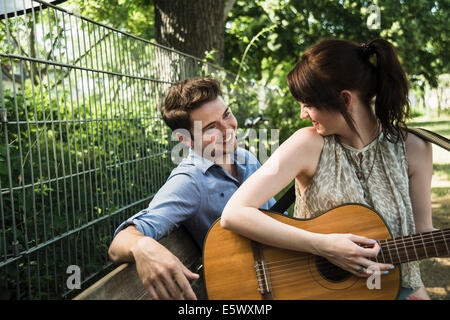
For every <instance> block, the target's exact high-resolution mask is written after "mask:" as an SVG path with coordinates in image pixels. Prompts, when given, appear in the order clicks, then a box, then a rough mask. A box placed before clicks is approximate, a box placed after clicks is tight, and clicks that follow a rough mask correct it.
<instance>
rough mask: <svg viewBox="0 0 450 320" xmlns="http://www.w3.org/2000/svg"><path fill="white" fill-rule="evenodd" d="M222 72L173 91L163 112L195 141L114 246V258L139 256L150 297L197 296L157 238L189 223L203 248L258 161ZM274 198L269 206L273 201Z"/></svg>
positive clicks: (186, 139)
mask: <svg viewBox="0 0 450 320" xmlns="http://www.w3.org/2000/svg"><path fill="white" fill-rule="evenodd" d="M221 95H222V93H221V90H220V84H219V82H218V81H217V80H215V79H214V78H210V77H200V78H191V79H187V80H183V81H180V82H178V83H176V84H175V85H173V86H172V87H171V88H170V89H169V91H168V92H167V95H166V98H165V102H164V106H163V107H162V116H163V119H164V121H165V123H166V124H167V125H168V126H169V127H170V128H171V129H172V130H173V131H174V132H175V133H176V137H177V138H178V140H179V141H180V142H181V143H183V144H185V145H187V146H188V147H189V155H188V157H186V158H185V159H183V161H181V163H180V164H179V165H178V166H177V167H176V168H175V169H174V170H173V171H172V173H171V174H170V176H169V178H168V179H167V181H166V183H165V184H164V185H163V186H162V188H161V189H160V190H159V191H158V192H157V194H156V195H155V197H154V198H153V199H152V201H151V202H150V204H149V206H148V208H147V209H145V210H142V211H141V212H139V213H137V214H136V215H134V216H133V217H131V218H129V219H128V220H126V221H124V222H123V223H122V224H121V225H120V226H119V227H118V228H117V230H116V232H115V234H114V239H113V241H112V243H111V246H110V248H109V252H108V253H109V256H110V259H111V260H112V261H113V262H115V263H119V262H135V263H136V268H137V271H138V273H139V276H140V277H141V280H142V282H143V284H144V286H145V287H146V289H147V290H148V292H149V293H150V296H151V297H152V299H196V296H195V294H194V292H193V291H192V288H191V286H190V284H189V280H194V279H197V278H198V277H199V275H198V274H195V273H193V272H191V271H190V270H188V269H187V268H186V267H185V266H184V265H183V264H182V263H181V262H180V261H179V260H178V258H177V257H175V256H174V255H173V254H172V253H171V252H170V251H169V250H167V249H166V248H165V247H164V246H162V245H161V244H159V243H158V242H157V240H159V239H160V238H162V237H163V236H165V235H167V234H169V233H170V232H171V231H172V230H173V229H174V228H176V227H178V226H179V225H181V224H182V225H184V226H185V227H186V228H187V229H188V231H189V232H190V233H191V234H192V236H193V238H194V239H195V241H196V243H197V244H198V246H199V247H200V248H202V247H203V241H204V239H205V237H206V233H207V231H208V230H209V228H210V226H211V225H212V223H213V222H215V221H216V220H217V219H218V218H219V217H220V215H221V213H222V210H223V208H224V207H225V204H226V203H227V201H228V199H229V198H230V197H231V195H232V194H233V193H234V192H235V191H236V190H237V188H238V187H239V186H240V185H241V184H242V183H243V182H244V181H245V179H247V178H248V177H249V176H250V175H251V174H252V173H253V172H255V171H256V170H257V169H258V168H259V167H260V164H259V162H258V160H257V159H256V158H255V156H253V155H252V154H251V153H250V152H248V151H246V150H244V149H242V148H239V147H237V141H236V128H237V122H236V118H235V117H234V116H233V114H232V112H231V110H230V108H229V107H227V106H226V104H225V103H224V101H223V99H222V97H221ZM274 203H275V201H274V200H273V199H271V200H270V201H268V202H267V203H266V204H265V205H264V206H263V208H264V209H268V208H270V207H271V206H272V205H273V204H274Z"/></svg>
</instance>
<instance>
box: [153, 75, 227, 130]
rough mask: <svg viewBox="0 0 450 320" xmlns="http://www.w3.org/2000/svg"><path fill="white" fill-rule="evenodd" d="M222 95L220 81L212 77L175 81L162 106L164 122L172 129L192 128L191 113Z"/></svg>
mask: <svg viewBox="0 0 450 320" xmlns="http://www.w3.org/2000/svg"><path fill="white" fill-rule="evenodd" d="M221 95H222V91H221V89H220V83H219V81H218V80H216V79H214V78H212V77H195V78H189V79H185V80H182V81H179V82H177V83H175V84H174V85H173V86H171V87H170V88H169V91H168V92H167V94H166V98H165V101H164V105H163V106H162V108H161V113H162V117H163V119H164V122H165V123H166V124H167V125H168V126H169V127H170V128H171V129H172V130H176V129H186V130H190V129H191V128H192V123H191V118H190V113H191V111H193V110H195V109H197V108H199V107H200V106H202V105H203V104H205V103H207V102H210V101H213V100H215V99H217V98H218V97H219V96H221Z"/></svg>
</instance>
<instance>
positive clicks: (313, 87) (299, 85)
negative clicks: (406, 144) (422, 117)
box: [287, 39, 410, 141]
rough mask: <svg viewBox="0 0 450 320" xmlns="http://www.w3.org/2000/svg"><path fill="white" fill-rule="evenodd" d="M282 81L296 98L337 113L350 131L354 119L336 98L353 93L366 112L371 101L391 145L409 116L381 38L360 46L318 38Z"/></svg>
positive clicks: (402, 77) (398, 74) (402, 78)
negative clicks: (318, 40)
mask: <svg viewBox="0 0 450 320" xmlns="http://www.w3.org/2000/svg"><path fill="white" fill-rule="evenodd" d="M372 55H375V57H376V59H375V61H374V62H371V60H370V58H371V56H372ZM287 82H288V86H289V90H290V91H291V94H292V95H293V97H294V98H295V99H296V100H298V101H301V102H302V103H305V104H308V105H311V106H314V107H316V108H318V109H326V110H336V111H338V112H340V113H341V114H342V116H343V117H344V119H345V120H346V122H347V124H348V125H349V127H350V128H351V129H352V130H354V131H355V132H356V129H355V126H354V120H353V119H352V117H351V116H350V114H349V113H348V112H347V109H346V108H345V103H344V101H343V99H342V97H341V95H340V92H341V91H342V90H354V91H356V92H357V93H358V95H359V98H360V99H361V100H362V102H363V103H364V105H365V106H366V107H368V108H370V106H371V102H372V99H373V98H374V97H375V103H374V112H375V116H376V118H377V119H378V121H379V122H380V124H381V126H382V130H383V132H384V133H385V135H386V137H387V138H388V139H389V140H391V141H397V140H398V138H399V135H400V134H401V128H402V127H406V124H405V121H406V119H407V118H408V117H409V115H410V106H409V100H408V90H409V84H408V81H407V79H406V74H405V72H404V71H403V68H402V66H401V64H400V62H399V61H398V58H397V54H396V52H395V48H394V47H393V46H392V45H391V44H390V43H389V42H388V41H386V40H383V39H375V40H373V41H371V42H370V43H368V44H362V45H359V44H357V43H354V42H351V41H347V40H336V39H326V40H322V41H320V42H318V43H317V44H315V45H313V46H312V47H310V48H308V49H307V50H306V51H305V52H304V54H303V55H302V57H301V60H300V61H299V62H298V63H297V64H296V66H295V67H294V69H293V70H291V72H290V73H289V74H288V76H287Z"/></svg>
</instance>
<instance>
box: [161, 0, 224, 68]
mask: <svg viewBox="0 0 450 320" xmlns="http://www.w3.org/2000/svg"><path fill="white" fill-rule="evenodd" d="M154 3H155V38H156V41H157V42H158V43H159V44H162V45H164V46H167V47H170V48H174V49H176V50H178V51H181V52H184V53H187V54H190V55H192V56H195V57H198V58H202V59H203V58H205V53H206V52H211V51H212V50H216V51H217V52H216V53H215V58H216V61H215V63H217V64H219V65H222V63H223V49H224V9H225V8H224V5H225V0H195V1H192V0H154Z"/></svg>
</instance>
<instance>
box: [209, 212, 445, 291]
mask: <svg viewBox="0 0 450 320" xmlns="http://www.w3.org/2000/svg"><path fill="white" fill-rule="evenodd" d="M262 211H263V212H264V213H265V214H267V215H269V216H271V217H272V218H274V219H276V220H278V221H281V222H283V223H286V224H289V225H291V226H295V227H298V228H302V229H304V230H308V231H311V232H317V233H352V234H356V235H361V236H365V237H367V238H369V239H375V240H377V242H378V244H379V245H380V247H381V250H380V252H379V254H378V256H377V257H376V258H374V259H372V260H373V261H377V262H381V263H392V264H394V265H396V268H394V269H393V270H391V271H390V272H389V274H387V275H381V276H380V278H379V279H378V281H379V282H378V285H377V283H376V280H377V279H375V278H372V279H368V278H365V277H357V276H354V275H353V274H351V273H350V272H347V271H345V270H343V269H341V268H339V267H337V266H335V265H334V264H332V263H330V262H329V261H328V260H326V259H324V258H322V257H319V256H315V255H312V254H309V253H304V252H297V251H290V250H285V249H280V248H275V247H270V246H266V245H263V244H260V243H257V242H255V241H252V240H249V239H247V238H245V237H243V236H240V235H238V234H236V233H234V232H232V231H229V230H225V229H223V228H222V227H221V226H220V219H218V220H217V221H216V222H215V223H214V225H212V227H211V228H210V230H209V232H208V234H207V237H206V239H205V243H204V248H203V267H204V277H205V286H206V291H207V295H208V298H209V299H213V300H216V299H218V300H241V299H245V300H261V299H281V300H290V299H309V300H312V299H322V300H327V299H333V300H341V299H352V300H359V299H364V300H368V299H383V300H387V299H396V298H397V296H398V293H399V290H400V284H401V270H400V267H399V264H401V263H405V262H410V261H416V260H421V259H425V258H431V257H438V256H445V255H448V254H449V253H450V252H449V247H450V243H449V240H450V229H443V230H437V231H432V232H425V233H421V234H415V235H410V236H406V237H398V238H392V234H391V232H390V231H389V228H388V227H387V226H386V224H385V223H384V221H383V219H382V217H381V216H380V215H379V214H377V213H376V212H374V211H373V210H371V209H369V208H367V207H365V206H362V205H358V204H346V205H342V206H339V207H336V208H334V209H332V210H329V211H327V212H326V213H324V214H322V215H320V216H318V217H315V218H313V219H306V220H302V219H295V218H290V217H288V216H285V215H282V214H279V213H275V212H271V211H266V210H262ZM371 277H375V275H372V276H371ZM370 281H373V282H372V285H369V282H370Z"/></svg>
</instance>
